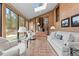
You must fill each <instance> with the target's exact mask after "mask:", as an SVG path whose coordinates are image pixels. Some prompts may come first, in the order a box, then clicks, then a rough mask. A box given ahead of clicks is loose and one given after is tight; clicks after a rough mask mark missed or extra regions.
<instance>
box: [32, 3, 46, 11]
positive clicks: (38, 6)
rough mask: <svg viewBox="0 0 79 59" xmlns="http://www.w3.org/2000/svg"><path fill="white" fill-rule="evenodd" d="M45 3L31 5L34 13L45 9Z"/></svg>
mask: <svg viewBox="0 0 79 59" xmlns="http://www.w3.org/2000/svg"><path fill="white" fill-rule="evenodd" d="M46 6H47V3H35V4H33V8H34V11H35V12H38V11H41V10H44V9H46Z"/></svg>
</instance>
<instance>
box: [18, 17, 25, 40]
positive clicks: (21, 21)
mask: <svg viewBox="0 0 79 59" xmlns="http://www.w3.org/2000/svg"><path fill="white" fill-rule="evenodd" d="M24 20H25V19H24V18H23V17H21V16H19V28H20V27H24V25H25V24H24ZM24 38H25V34H24V33H22V32H20V33H19V40H23V39H24Z"/></svg>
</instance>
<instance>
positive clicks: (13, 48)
mask: <svg viewBox="0 0 79 59" xmlns="http://www.w3.org/2000/svg"><path fill="white" fill-rule="evenodd" d="M25 53H26V46H25V43H24V42H20V43H19V44H18V42H17V41H16V42H9V41H8V40H6V38H2V37H0V56H20V55H22V56H24V55H26V54H25Z"/></svg>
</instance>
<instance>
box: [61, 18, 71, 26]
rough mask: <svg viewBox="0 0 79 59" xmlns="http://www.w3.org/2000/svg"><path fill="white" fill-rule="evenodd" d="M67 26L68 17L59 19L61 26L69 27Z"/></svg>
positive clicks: (68, 23) (68, 22)
mask: <svg viewBox="0 0 79 59" xmlns="http://www.w3.org/2000/svg"><path fill="white" fill-rule="evenodd" d="M69 26H70V18H66V19H63V20H62V21H61V27H69Z"/></svg>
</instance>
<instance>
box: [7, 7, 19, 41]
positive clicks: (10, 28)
mask: <svg viewBox="0 0 79 59" xmlns="http://www.w3.org/2000/svg"><path fill="white" fill-rule="evenodd" d="M17 20H18V19H17V15H16V14H15V13H14V12H13V11H11V10H10V9H8V8H6V39H7V40H9V41H14V40H17Z"/></svg>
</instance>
